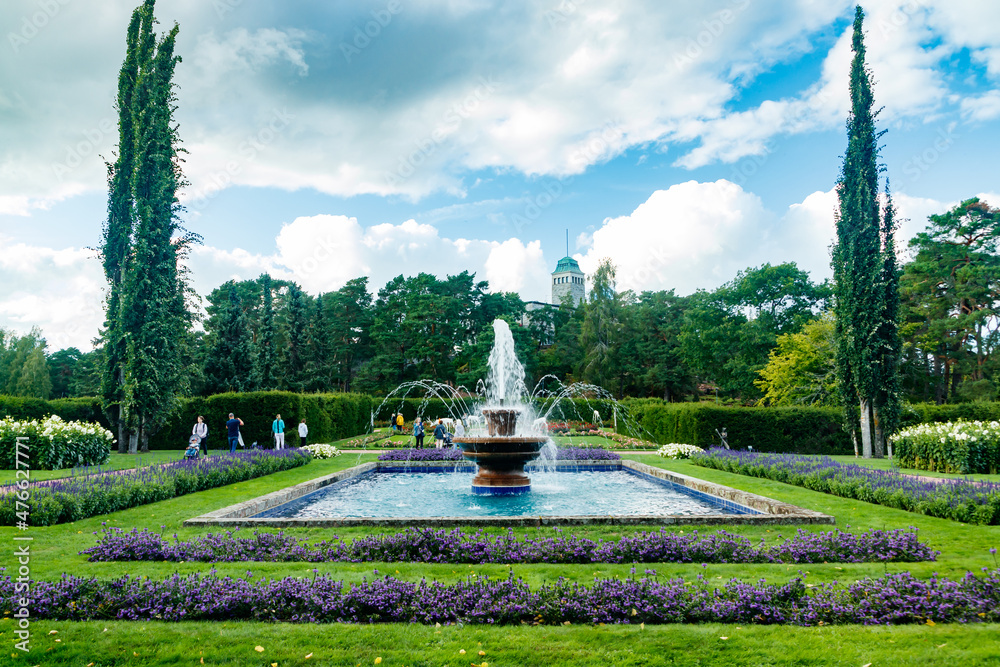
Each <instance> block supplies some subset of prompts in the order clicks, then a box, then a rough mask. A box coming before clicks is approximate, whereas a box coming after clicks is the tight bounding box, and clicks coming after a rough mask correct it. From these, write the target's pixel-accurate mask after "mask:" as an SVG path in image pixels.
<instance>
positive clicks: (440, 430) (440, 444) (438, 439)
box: [400, 416, 465, 449]
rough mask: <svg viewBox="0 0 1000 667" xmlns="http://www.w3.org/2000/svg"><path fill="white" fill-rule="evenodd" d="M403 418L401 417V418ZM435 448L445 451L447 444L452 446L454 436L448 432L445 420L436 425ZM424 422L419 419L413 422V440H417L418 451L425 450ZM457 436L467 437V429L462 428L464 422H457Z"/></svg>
mask: <svg viewBox="0 0 1000 667" xmlns="http://www.w3.org/2000/svg"><path fill="white" fill-rule="evenodd" d="M401 417H402V416H400V418H401ZM433 433H434V447H435V448H436V449H443V448H444V446H445V445H446V444H451V440H452V436H451V433H449V432H448V427H447V426H445V424H444V420H443V419H438V420H437V422H435V423H434V431H433ZM424 435H425V433H424V421H423V420H422V419H421V418H420V417H417V418H416V419H415V420H413V438H414V440H416V445H415V447H416V448H417V449H423V447H424ZM455 435H457V436H462V435H465V428H464V427H463V426H462V422H461V421H458V422H455Z"/></svg>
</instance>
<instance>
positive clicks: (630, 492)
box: [256, 470, 756, 519]
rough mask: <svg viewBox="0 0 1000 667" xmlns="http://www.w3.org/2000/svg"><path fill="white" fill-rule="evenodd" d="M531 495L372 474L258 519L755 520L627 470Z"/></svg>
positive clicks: (539, 476)
mask: <svg viewBox="0 0 1000 667" xmlns="http://www.w3.org/2000/svg"><path fill="white" fill-rule="evenodd" d="M530 474H531V492H530V493H526V494H523V495H517V496H481V495H476V494H473V493H472V489H471V487H472V477H473V474H472V472H465V471H462V472H385V471H381V472H372V473H368V474H364V475H361V476H359V477H355V478H353V479H350V480H347V481H344V482H339V483H337V484H334V485H331V486H328V487H326V488H323V489H319V490H317V491H313V492H312V493H309V494H307V495H305V496H302V497H301V498H298V499H296V500H293V501H290V502H288V503H285V504H284V505H279V506H278V507H274V508H272V509H270V510H267V511H266V512H262V513H260V514H257V515H256V517H257V518H279V517H280V518H302V519H308V518H320V517H336V518H347V517H364V518H368V517H397V518H401V517H414V518H428V517H497V516H595V515H596V516H706V515H719V514H728V515H740V514H756V512H754V511H753V510H748V509H746V508H741V507H738V506H734V505H733V503H728V502H724V501H722V500H721V499H719V500H716V499H714V497H712V496H705V495H704V494H696V493H695V492H691V491H689V490H687V489H686V487H682V486H680V485H676V484H672V483H669V482H666V483H665V482H661V481H659V480H656V479H654V478H652V477H647V476H644V475H640V474H634V473H632V472H626V471H625V470H607V471H583V472H562V471H533V472H531V473H530Z"/></svg>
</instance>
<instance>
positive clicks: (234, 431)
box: [226, 412, 243, 454]
mask: <svg viewBox="0 0 1000 667" xmlns="http://www.w3.org/2000/svg"><path fill="white" fill-rule="evenodd" d="M240 426H243V420H242V419H237V418H236V417H234V416H233V413H232V412H230V413H229V421H227V422H226V435H227V436H228V437H229V453H230V454H232V453H233V452H235V451H236V445H238V444H240Z"/></svg>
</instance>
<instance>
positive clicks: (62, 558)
mask: <svg viewBox="0 0 1000 667" xmlns="http://www.w3.org/2000/svg"><path fill="white" fill-rule="evenodd" d="M570 440H574V441H577V439H570ZM375 457H376V455H375V454H374V453H365V454H360V455H358V454H345V455H343V456H341V457H338V458H335V459H329V460H325V461H313V462H312V463H310V464H309V465H307V466H304V467H301V468H296V469H293V470H288V471H284V472H281V473H277V474H274V475H270V476H267V477H262V478H258V479H255V480H250V481H247V482H242V483H239V484H234V485H230V486H227V487H221V488H218V489H212V490H208V491H203V492H199V493H195V494H190V495H187V496H183V497H180V498H175V499H172V500H167V501H164V502H160V503H156V504H153V505H147V506H144V507H139V508H135V509H132V510H126V511H122V512H117V513H114V514H111V515H106V516H104V517H94V518H91V519H87V520H83V521H79V522H76V523H71V524H63V525H59V526H53V527H47V528H32V529H31V530H30V531H28V533H26V534H27V535H30V536H31V537H33V538H34V541H33V542H32V557H31V568H32V576H33V577H35V578H39V579H46V580H56V579H58V578H59V576H60V575H61V574H62V573H64V572H68V573H72V574H75V575H77V576H83V577H93V576H96V577H101V578H109V577H119V576H123V575H125V574H128V575H131V576H140V575H141V576H149V577H153V578H162V577H165V576H169V575H170V574H172V573H174V572H178V573H181V574H187V573H192V572H202V573H207V572H209V571H210V570H212V569H215V570H216V571H217V572H218V574H219V575H223V576H225V575H231V576H243V575H244V574H245V573H246V571H247V570H252V571H253V573H254V574H255V575H256V576H260V575H267V576H270V577H285V576H301V577H307V576H312V574H313V571H314V569H315V570H318V571H319V572H325V573H329V574H331V575H333V576H336V577H337V578H339V579H343V580H344V581H345V582H348V583H350V582H356V581H360V580H362V579H363V578H368V579H371V578H372V577H373V576H382V575H392V576H395V577H398V578H402V579H408V580H411V581H417V580H419V579H421V578H424V577H426V578H427V579H428V580H435V579H436V580H439V581H456V580H459V579H462V578H464V577H466V576H470V575H489V576H493V577H506V576H507V573H508V572H509V568H508V567H506V566H503V565H481V566H474V567H469V566H466V567H461V566H454V565H435V564H411V563H390V564H379V563H366V564H351V563H323V564H311V563H302V564H298V563H217V564H201V563H89V562H87V561H86V559H85V557H84V556H81V555H79V553H78V552H79V551H80V550H81V549H83V548H86V547H89V546H92V545H93V544H94V543H95V542H96V536H94V535H93V534H92V533H93V532H94V531H97V530H100V528H101V523H102V522H104V521H106V522H107V523H108V525H115V526H120V527H123V528H125V529H131V528H132V527H139V528H142V527H145V528H149V529H150V530H155V531H157V532H163V533H164V534H165V535H167V536H170V535H172V534H174V533H177V534H178V536H180V537H181V538H184V539H187V538H190V537H193V536H195V535H202V534H206V533H209V532H219V529H217V528H216V529H205V528H185V527H183V526H182V525H181V523H182V522H183V521H184V519H187V518H190V517H193V516H197V515H199V514H203V513H205V512H208V511H212V510H216V509H219V508H221V507H224V506H227V505H231V504H234V503H237V502H240V501H243V500H247V499H250V498H253V497H256V496H259V495H262V494H264V493H269V492H271V491H274V490H276V489H279V488H282V487H285V486H289V485H292V484H296V483H299V482H302V481H305V480H307V479H312V478H315V477H319V476H321V475H325V474H328V473H330V472H333V471H334V470H338V469H343V468H346V467H349V466H351V465H355V464H357V463H360V462H364V461H371V460H374V459H375ZM625 457H626V458H632V459H635V460H640V461H643V462H644V463H649V464H651V465H655V466H659V467H663V468H666V469H669V470H674V471H676V472H680V473H682V474H686V475H690V476H693V477H698V478H701V479H705V480H708V481H713V482H717V483H720V484H725V485H727V486H732V487H734V488H738V489H742V490H745V491H749V492H752V493H758V494H761V495H765V496H768V497H771V498H775V499H777V500H781V501H785V502H789V503H792V504H796V505H800V506H802V507H806V508H808V509H813V510H818V511H821V512H825V513H828V514H832V515H833V516H835V517H836V519H837V525H838V527H839V528H841V529H845V530H846V529H848V526H849V527H850V529H851V530H857V531H860V530H866V529H869V528H883V529H891V528H906V527H907V526H914V527H916V528H917V529H918V530H919V533H920V538H921V539H922V540H923V541H926V542H927V543H928V544H929V545H930V546H931V547H932V548H934V549H939V550H940V551H941V552H942V553H941V554H940V556H939V557H938V559H939V560H938V561H937V562H932V563H910V564H887V565H881V564H844V565H833V564H816V565H809V566H792V565H709V566H708V567H707V568H702V567H701V566H700V565H697V564H696V565H685V564H666V565H660V564H657V565H651V566H644V567H642V568H640V570H639V571H640V574H641V572H642V570H643V569H645V567H648V568H650V569H654V570H655V571H656V572H657V575H658V576H660V577H677V576H682V577H685V578H693V577H696V576H697V575H699V574H702V575H704V576H705V577H707V578H708V579H709V580H710V581H718V582H719V583H722V582H723V581H726V580H728V579H730V578H739V579H742V580H745V581H756V580H757V579H760V578H766V579H767V580H768V581H769V582H782V581H787V580H788V579H791V578H794V577H797V576H804V577H805V578H806V581H809V582H814V583H818V582H827V581H840V582H848V581H852V580H855V579H858V578H863V577H868V576H878V575H881V574H883V573H884V572H899V571H910V572H913V573H914V574H915V575H916V576H919V577H923V578H927V577H930V576H932V574H933V573H935V572H936V573H940V574H941V575H944V576H949V577H961V576H962V575H963V574H965V572H967V571H973V572H977V573H978V572H979V570H980V568H982V567H987V566H988V567H991V568H992V567H994V565H995V561H994V558H993V556H991V555H990V554H989V553H988V551H989V549H990V548H991V547H1000V526H987V527H979V526H968V525H963V524H959V523H956V522H954V521H950V520H946V519H935V518H933V517H927V516H922V515H916V514H911V513H908V512H904V511H901V510H894V509H890V508H886V507H881V506H877V505H871V504H868V503H864V502H859V501H852V500H848V499H843V498H838V497H835V496H830V495H827V494H822V493H817V492H814V491H810V490H808V489H804V488H799V487H794V486H789V485H787V484H782V483H779V482H772V481H770V480H766V479H759V478H752V477H746V476H742V475H734V474H730V473H725V472H722V471H717V470H712V469H708V468H701V467H698V466H694V465H692V464H690V463H688V462H686V461H673V460H669V459H661V458H660V457H657V456H650V455H648V454H643V453H639V452H635V453H625ZM161 526H163V528H162V529H161ZM726 529H727V530H729V531H730V532H733V533H737V534H741V535H745V536H747V537H749V538H751V539H753V540H755V541H756V540H758V539H760V538H764V539H765V541H769V540H772V539H773V538H774V537H775V536H776V535H777V534H779V533H784V534H786V535H788V534H790V533H793V532H794V531H795V528H794V527H783V528H777V527H775V528H765V527H755V526H732V527H727V528H726ZM806 529H807V530H813V531H820V530H828V529H829V527H827V526H817V527H811V528H806ZM375 530H377V529H364V528H356V529H320V528H314V529H295V530H289V531H286V532H288V533H290V534H295V535H298V536H301V537H306V538H310V539H320V538H326V539H328V538H329V537H330V536H331V535H340V536H341V537H345V538H350V537H353V536H357V535H363V534H368V533H369V532H374V531H375ZM640 530H643V528H635V527H622V526H593V527H591V526H579V527H567V528H565V531H566V532H572V533H575V534H578V535H581V536H588V537H592V538H599V537H603V538H605V539H609V538H617V537H620V536H622V535H627V534H632V533H634V532H637V531H640ZM681 530H690V528H685V529H681ZM707 530H714V527H713V528H710V529H707ZM554 532H555V531H554V529H552V528H537V529H536V528H525V529H518V530H516V531H515V533H516V534H518V535H526V534H531V535H552V534H554ZM703 532H705V531H703ZM15 533H16V531H15V530H14V529H11V528H2V529H0V539H5V540H7V541H8V544H10V543H11V542H10V539H11V538H12V537H13V535H14V534H15ZM18 534H19V535H25V533H18ZM3 564H4V565H7V566H8V567H9V566H10V565H9V564H10V559H9V558H7V559H4V563H3ZM513 569H514V571H515V573H516V574H517V575H518V576H521V577H523V578H524V579H525V580H526V581H527V582H528V583H529V584H531V585H533V586H535V585H538V584H541V583H544V582H551V581H553V580H555V579H557V578H559V577H564V578H566V579H567V580H569V581H579V582H581V583H590V582H591V581H592V579H593V578H594V577H595V576H599V577H613V576H621V577H625V576H629V575H630V574H631V566H628V565H599V566H595V565H569V566H565V565H517V566H515V567H514V568H513ZM376 570H377V571H378V574H375V571H376ZM105 627H107V628H108V632H107V633H105V632H103V629H104V628H105ZM8 628H10V625H9V622H5V623H0V632H3V633H4V634H2V635H0V636H2V637H7V638H10V637H11V635H10V634H9V633H10V630H9V629H8ZM32 629H33V631H34V632H35V634H34V640H35V641H36V642H38V643H37V644H36V649H35V651H33V652H32V654H31V656H29V657H28V658H27V659H25V657H24V656H22V657H18V658H16V659H10V658H7V657H6V656H9V655H10V653H0V664H22V665H34V664H45V665H50V664H52V665H71V664H72V665H86V664H88V663H90V662H94V667H98V666H101V665H148V664H175V663H176V664H200V663H198V659H199V658H201V657H204V658H205V664H229V665H243V664H249V665H269V664H271V663H273V662H277V663H278V664H279V665H281V666H282V667H284V666H285V665H300V664H301V665H313V664H326V665H340V664H351V665H356V664H359V663H360V664H368V665H371V664H373V661H374V659H375V657H379V656H381V657H382V658H383V662H382V664H383V665H399V664H406V665H414V664H418V665H419V664H423V665H441V664H451V665H463V666H464V665H467V664H470V663H473V662H474V663H475V664H480V663H481V662H482V661H483V660H486V661H487V662H489V663H490V664H491V665H533V664H544V665H549V664H552V665H562V664H566V665H569V664H573V665H633V664H634V665H639V664H681V665H688V664H690V665H694V664H701V665H703V664H729V665H744V664H748V665H786V664H787V665H813V664H818V665H840V664H844V665H858V666H860V665H864V664H866V663H869V662H871V663H872V664H873V665H889V664H892V665H938V664H963V665H978V664H983V665H986V664H991V662H990V661H991V660H992V661H995V660H997V659H998V657H1000V649H998V648H997V643H996V642H995V641H993V638H994V637H996V636H997V633H998V631H1000V627H998V626H996V625H993V626H968V627H963V626H948V625H940V624H939V625H937V626H935V627H933V628H932V627H926V626H906V627H894V628H862V627H853V626H847V627H832V628H794V627H763V626H755V627H749V626H748V627H743V628H742V629H737V628H736V627H735V626H721V625H699V626H662V627H652V626H649V627H646V628H645V630H640V629H639V628H635V627H610V626H609V627H596V628H595V627H582V626H572V627H558V628H554V627H536V628H528V627H523V628H518V627H515V628H489V627H478V626H477V627H472V626H467V627H464V628H454V627H445V628H440V629H435V628H432V627H421V626H408V625H389V626H376V627H366V626H337V627H336V629H334V628H331V627H329V626H291V625H271V624H261V623H220V624H211V623H178V624H151V623H143V624H139V623H135V624H130V623H115V622H110V621H109V622H103V623H102V622H88V623H65V622H61V623H47V622H43V621H38V622H35V623H34V624H33V625H32ZM50 629H56V630H58V631H59V632H58V634H56V635H47V634H46V633H48V632H49V630H50ZM439 631H440V633H441V634H436V633H437V632H439ZM723 636H725V637H729V639H728V640H722V639H719V638H720V637H723ZM55 638H60V639H62V641H61V642H59V643H55V642H54V639H55ZM478 642H482V643H483V646H484V647H485V650H486V651H487V655H486V657H485V658H480V657H479V656H478V650H479V648H480V647H479V646H478ZM257 645H261V646H264V647H265V652H264V653H262V654H261V653H257V652H255V651H254V650H253V648H254V646H257ZM939 647H940V648H939ZM48 648H52V651H46V649H48ZM460 648H464V649H465V650H466V651H467V653H466V654H465V655H459V654H458V653H457V651H458V649H460ZM473 649H476V650H473ZM36 651H37V652H36ZM133 652H135V653H138V654H139V655H138V656H133V655H132V654H133ZM199 652H201V653H203V655H201V654H200V653H199ZM310 652H312V653H313V654H314V656H313V658H312V659H310V660H309V661H306V660H305V659H304V656H305V655H306V654H307V653H310ZM5 660H6V661H8V662H4V661H5Z"/></svg>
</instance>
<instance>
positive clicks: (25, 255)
mask: <svg viewBox="0 0 1000 667" xmlns="http://www.w3.org/2000/svg"><path fill="white" fill-rule="evenodd" d="M0 284H2V285H3V286H4V289H3V291H2V294H0V318H2V319H3V320H4V321H5V322H6V326H8V327H10V328H13V329H15V330H17V331H19V332H21V333H24V332H26V331H28V330H29V329H31V328H32V327H35V326H38V327H40V328H41V329H42V332H43V334H44V335H45V337H46V339H47V340H48V343H49V349H50V350H57V349H60V348H64V347H78V348H80V349H82V350H89V349H90V348H91V341H92V339H93V338H94V337H96V336H97V334H98V331H99V330H100V327H101V324H102V323H103V322H104V311H103V308H104V284H105V283H104V272H103V269H102V268H101V263H100V261H99V260H98V259H97V257H96V256H95V254H94V252H93V251H91V250H87V249H83V248H65V249H59V250H57V249H53V248H46V247H39V246H32V245H27V244H24V243H12V242H11V241H10V240H9V239H6V238H4V237H0Z"/></svg>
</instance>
